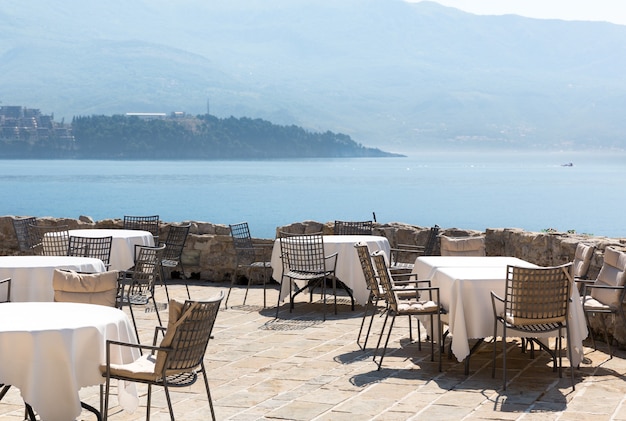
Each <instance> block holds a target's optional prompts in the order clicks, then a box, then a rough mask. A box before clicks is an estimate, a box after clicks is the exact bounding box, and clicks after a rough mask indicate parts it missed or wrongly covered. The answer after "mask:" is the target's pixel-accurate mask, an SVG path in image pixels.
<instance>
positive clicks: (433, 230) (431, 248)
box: [423, 224, 441, 256]
mask: <svg viewBox="0 0 626 421" xmlns="http://www.w3.org/2000/svg"><path fill="white" fill-rule="evenodd" d="M440 229H441V228H439V225H436V224H435V225H434V226H432V227H430V230H429V231H428V238H427V239H426V245H425V246H424V253H423V255H424V256H432V255H433V254H435V246H436V245H437V238H438V236H439V230H440Z"/></svg>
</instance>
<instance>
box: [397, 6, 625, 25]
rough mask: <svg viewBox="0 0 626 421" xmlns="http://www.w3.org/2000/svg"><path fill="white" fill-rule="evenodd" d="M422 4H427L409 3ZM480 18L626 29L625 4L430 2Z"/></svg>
mask: <svg viewBox="0 0 626 421" xmlns="http://www.w3.org/2000/svg"><path fill="white" fill-rule="evenodd" d="M407 1H411V2H420V1H423V0H407ZM429 1H435V2H437V3H440V4H443V5H445V6H450V7H454V8H456V9H461V10H464V11H466V12H470V13H474V14H477V15H503V14H514V15H520V16H526V17H530V18H539V19H563V20H595V21H605V22H612V23H617V24H620V25H626V1H625V0H429Z"/></svg>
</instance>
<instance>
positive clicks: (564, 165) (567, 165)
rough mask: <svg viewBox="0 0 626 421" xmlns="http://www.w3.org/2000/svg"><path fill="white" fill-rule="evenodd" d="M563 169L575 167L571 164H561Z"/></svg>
mask: <svg viewBox="0 0 626 421" xmlns="http://www.w3.org/2000/svg"><path fill="white" fill-rule="evenodd" d="M561 166H562V167H573V166H574V164H573V163H571V162H568V163H567V164H561Z"/></svg>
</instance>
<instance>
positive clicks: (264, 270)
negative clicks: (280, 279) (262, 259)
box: [263, 263, 269, 308]
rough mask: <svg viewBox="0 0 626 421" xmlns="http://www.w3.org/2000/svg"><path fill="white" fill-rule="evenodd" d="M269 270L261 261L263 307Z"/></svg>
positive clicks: (265, 300)
mask: <svg viewBox="0 0 626 421" xmlns="http://www.w3.org/2000/svg"><path fill="white" fill-rule="evenodd" d="M268 273H269V270H268V268H267V267H266V265H265V263H263V308H266V307H267V280H268V275H267V274H268Z"/></svg>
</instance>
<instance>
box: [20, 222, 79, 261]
mask: <svg viewBox="0 0 626 421" xmlns="http://www.w3.org/2000/svg"><path fill="white" fill-rule="evenodd" d="M28 233H29V236H30V241H31V246H32V250H33V253H34V254H36V255H39V256H67V250H68V246H69V241H70V234H69V232H68V226H67V225H58V226H50V225H32V224H31V225H29V226H28Z"/></svg>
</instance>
